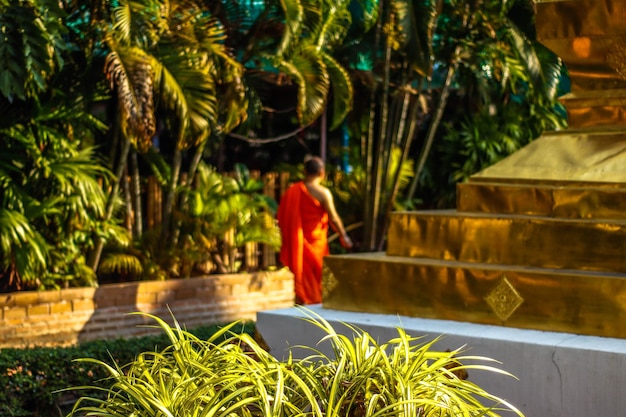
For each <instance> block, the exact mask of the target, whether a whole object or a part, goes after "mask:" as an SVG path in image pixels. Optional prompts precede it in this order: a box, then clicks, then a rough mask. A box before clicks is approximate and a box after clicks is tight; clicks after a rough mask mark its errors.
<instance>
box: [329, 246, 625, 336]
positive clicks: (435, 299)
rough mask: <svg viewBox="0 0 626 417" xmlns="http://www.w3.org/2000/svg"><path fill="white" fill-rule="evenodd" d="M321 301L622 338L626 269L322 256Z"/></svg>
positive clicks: (378, 310) (341, 306) (356, 308)
mask: <svg viewBox="0 0 626 417" xmlns="http://www.w3.org/2000/svg"><path fill="white" fill-rule="evenodd" d="M323 288H324V296H323V306H324V307H325V308H330V309H335V310H343V311H359V312H370V313H380V314H399V315H405V316H410V317H422V318H434V319H444V320H455V321H463V322H472V323H481V324H494V325H502V326H510V327H517V328H526V329H536V330H547V331H559V332H569V333H576V334H587V335H597V336H606V337H619V338H626V326H624V323H625V322H626V276H625V275H624V274H611V273H598V272H582V271H574V270H553V269H540V268H532V267H520V266H512V265H508V266H507V265H488V264H473V263H464V262H456V261H442V260H436V259H423V258H406V257H396V256H388V255H386V254H385V253H366V254H350V255H333V256H330V257H327V258H325V261H324V276H323Z"/></svg>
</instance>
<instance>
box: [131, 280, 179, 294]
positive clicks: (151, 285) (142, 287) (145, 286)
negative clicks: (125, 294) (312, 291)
mask: <svg viewBox="0 0 626 417" xmlns="http://www.w3.org/2000/svg"><path fill="white" fill-rule="evenodd" d="M175 285H176V280H168V281H144V282H141V283H139V286H138V288H137V291H139V292H142V291H148V292H162V291H169V290H171V289H172V287H174V286H175Z"/></svg>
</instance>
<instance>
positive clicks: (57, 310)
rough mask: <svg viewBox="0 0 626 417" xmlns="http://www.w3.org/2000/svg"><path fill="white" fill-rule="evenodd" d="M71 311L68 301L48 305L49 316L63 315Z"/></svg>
mask: <svg viewBox="0 0 626 417" xmlns="http://www.w3.org/2000/svg"><path fill="white" fill-rule="evenodd" d="M71 311H72V304H71V303H70V302H69V301H65V300H63V301H60V302H58V303H52V304H50V314H63V313H69V312H71Z"/></svg>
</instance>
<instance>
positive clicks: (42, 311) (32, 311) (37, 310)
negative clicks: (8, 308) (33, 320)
mask: <svg viewBox="0 0 626 417" xmlns="http://www.w3.org/2000/svg"><path fill="white" fill-rule="evenodd" d="M26 314H27V315H28V317H33V316H48V315H50V304H38V305H34V306H28V307H26Z"/></svg>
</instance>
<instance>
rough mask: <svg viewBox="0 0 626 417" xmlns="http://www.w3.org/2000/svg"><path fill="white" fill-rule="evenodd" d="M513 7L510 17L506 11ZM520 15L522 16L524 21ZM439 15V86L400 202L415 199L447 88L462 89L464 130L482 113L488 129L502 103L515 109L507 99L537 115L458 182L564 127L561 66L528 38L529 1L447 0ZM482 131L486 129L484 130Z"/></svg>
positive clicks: (535, 42)
mask: <svg viewBox="0 0 626 417" xmlns="http://www.w3.org/2000/svg"><path fill="white" fill-rule="evenodd" d="M514 6H515V7H516V11H515V13H511V10H512V8H513V7H514ZM521 11H523V12H524V13H521ZM520 15H523V16H524V17H523V18H522V19H523V21H522V19H520ZM441 16H442V19H441V20H440V23H439V25H438V31H437V33H436V43H435V53H436V56H437V58H438V60H439V61H440V62H442V63H443V67H444V69H445V70H444V72H445V76H444V77H443V78H444V79H445V81H444V83H443V86H442V87H441V90H440V94H439V97H438V100H437V106H436V109H435V112H434V114H433V116H432V120H431V122H430V124H429V127H428V132H427V136H426V138H425V140H424V144H423V148H422V152H421V153H420V157H419V161H418V164H417V167H416V170H415V176H414V177H413V182H412V184H411V187H410V189H409V191H408V193H407V196H406V199H407V201H410V200H412V199H413V198H414V195H415V192H416V190H417V186H418V184H419V181H420V179H421V174H422V172H423V170H424V168H425V166H426V160H427V158H428V156H429V155H430V151H431V149H432V145H433V142H434V140H435V137H436V135H437V131H438V129H439V127H440V123H441V120H442V117H443V114H444V110H445V109H446V105H447V103H448V97H449V94H450V91H451V89H452V88H457V89H462V90H463V93H462V95H463V97H464V100H465V103H464V105H463V106H462V108H463V109H464V110H463V112H464V113H465V115H464V116H461V118H462V119H463V120H464V123H465V125H466V126H468V125H467V120H468V119H471V117H472V116H471V115H472V114H476V115H477V116H478V117H481V116H480V115H481V114H482V117H483V118H484V117H491V119H492V125H493V124H494V120H495V119H496V115H497V114H496V113H500V114H504V113H505V112H504V110H503V109H504V108H505V107H506V106H507V105H510V104H513V105H514V104H515V103H514V102H513V101H512V97H513V96H517V98H518V101H520V102H523V103H527V104H528V106H529V107H531V106H532V107H535V108H536V109H537V112H535V114H534V115H529V117H530V118H531V119H532V118H534V121H536V123H537V124H538V125H537V127H534V126H533V127H532V131H531V132H529V133H530V135H529V134H527V133H522V134H521V135H520V136H521V137H517V138H515V137H514V136H512V135H508V136H506V137H500V138H499V139H497V143H498V144H500V143H501V144H502V146H500V145H497V146H496V147H497V148H501V149H502V151H500V152H497V156H495V155H494V156H493V157H492V158H488V159H487V160H485V161H484V163H482V164H475V165H474V167H473V168H472V169H469V170H468V169H466V170H465V174H464V176H465V177H467V176H469V175H471V174H473V173H475V172H476V171H478V170H480V169H482V168H484V167H486V166H487V165H488V164H491V163H494V162H496V161H497V159H499V158H502V157H503V156H506V155H508V154H510V153H512V152H514V151H515V150H516V149H518V148H519V147H521V146H523V145H524V144H526V143H528V141H530V140H532V139H534V138H536V137H538V136H539V134H540V133H541V132H542V131H543V130H545V129H555V128H559V127H562V126H563V124H564V119H563V117H562V115H560V114H559V107H561V105H560V104H559V103H558V101H557V99H558V92H559V91H558V88H557V86H558V83H559V79H560V76H561V72H562V70H563V65H562V63H561V60H560V58H558V57H557V56H556V55H554V54H552V53H550V52H549V51H548V50H547V49H546V48H545V47H543V46H542V45H541V44H539V43H538V42H537V41H536V39H534V34H533V33H532V30H533V29H532V28H533V25H532V22H533V21H534V20H533V19H534V15H533V14H532V2H530V1H528V0H517V1H503V0H475V1H467V0H447V1H445V2H444V3H443V10H442V15H441ZM513 16H515V17H517V18H518V19H520V21H522V22H523V24H524V25H525V30H526V32H524V31H522V30H520V27H518V25H517V24H516V23H515V22H514V21H513V20H512V17H513ZM528 22H531V23H530V24H529V23H528ZM517 111H518V112H519V111H520V109H519V108H518V109H517ZM468 114H469V115H470V116H468ZM510 114H512V113H510ZM528 122H529V118H526V121H525V122H524V123H522V124H521V125H522V126H524V125H526V126H529V125H532V123H528ZM483 126H484V127H487V128H488V126H489V124H483ZM473 130H474V131H476V129H473ZM523 130H524V128H523V127H522V128H519V129H518V133H517V134H518V135H519V131H523ZM496 131H497V130H496ZM496 131H494V133H495V132H496ZM483 133H486V132H483ZM450 134H452V135H454V132H453V130H450ZM482 136H483V139H482V140H483V141H486V140H489V137H488V135H482ZM449 140H452V139H449ZM462 177H463V176H462V175H459V174H457V176H456V177H455V178H456V180H459V179H463V178H462Z"/></svg>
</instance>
